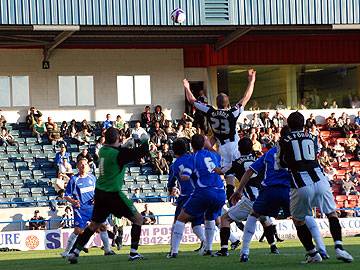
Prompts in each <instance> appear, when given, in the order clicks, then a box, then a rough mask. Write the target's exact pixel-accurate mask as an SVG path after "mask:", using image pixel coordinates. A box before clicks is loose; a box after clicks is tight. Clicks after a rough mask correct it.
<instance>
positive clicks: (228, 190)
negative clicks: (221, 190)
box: [226, 184, 235, 206]
mask: <svg viewBox="0 0 360 270" xmlns="http://www.w3.org/2000/svg"><path fill="white" fill-rule="evenodd" d="M234 189H235V187H234V186H233V185H230V184H227V185H226V198H227V200H228V203H229V205H230V206H232V203H231V201H230V197H231V196H232V195H233V194H234Z"/></svg>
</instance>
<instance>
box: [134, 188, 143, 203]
mask: <svg viewBox="0 0 360 270" xmlns="http://www.w3.org/2000/svg"><path fill="white" fill-rule="evenodd" d="M131 200H132V201H133V202H135V203H142V202H143V200H142V199H141V195H140V189H139V188H135V190H134V194H133V195H132V197H131Z"/></svg>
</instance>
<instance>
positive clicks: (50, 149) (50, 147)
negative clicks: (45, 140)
mask: <svg viewBox="0 0 360 270" xmlns="http://www.w3.org/2000/svg"><path fill="white" fill-rule="evenodd" d="M42 148H43V151H44V153H53V152H54V146H53V145H43V147H42Z"/></svg>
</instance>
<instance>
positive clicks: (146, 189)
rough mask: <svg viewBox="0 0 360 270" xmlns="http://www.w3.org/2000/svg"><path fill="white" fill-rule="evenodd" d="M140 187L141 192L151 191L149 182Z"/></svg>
mask: <svg viewBox="0 0 360 270" xmlns="http://www.w3.org/2000/svg"><path fill="white" fill-rule="evenodd" d="M141 189H142V191H143V192H147V191H152V190H153V188H152V185H150V184H144V185H141Z"/></svg>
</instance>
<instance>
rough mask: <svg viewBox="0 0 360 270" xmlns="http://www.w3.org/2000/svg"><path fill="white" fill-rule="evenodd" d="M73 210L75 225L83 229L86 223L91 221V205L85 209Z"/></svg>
mask: <svg viewBox="0 0 360 270" xmlns="http://www.w3.org/2000/svg"><path fill="white" fill-rule="evenodd" d="M73 211H74V225H75V227H78V228H80V229H85V227H86V225H87V223H88V222H90V221H91V217H92V213H93V207H90V208H85V209H79V208H73Z"/></svg>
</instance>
